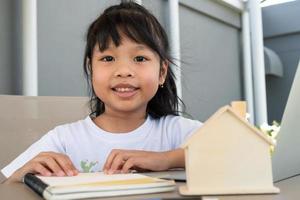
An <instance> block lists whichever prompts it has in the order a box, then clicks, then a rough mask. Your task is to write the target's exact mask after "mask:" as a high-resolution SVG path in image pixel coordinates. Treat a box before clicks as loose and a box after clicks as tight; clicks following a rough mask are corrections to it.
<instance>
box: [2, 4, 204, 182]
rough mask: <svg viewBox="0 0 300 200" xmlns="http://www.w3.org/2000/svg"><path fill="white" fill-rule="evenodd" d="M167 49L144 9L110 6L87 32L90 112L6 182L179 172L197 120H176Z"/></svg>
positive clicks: (47, 139) (56, 132) (10, 170)
mask: <svg viewBox="0 0 300 200" xmlns="http://www.w3.org/2000/svg"><path fill="white" fill-rule="evenodd" d="M168 53H169V44H168V39H167V35H166V33H165V31H164V30H163V28H162V26H161V25H160V24H159V22H158V21H157V19H156V18H155V17H154V16H153V15H152V14H151V13H149V11H147V10H146V9H145V8H143V7H142V6H140V5H138V4H136V3H133V2H127V3H121V4H120V5H116V6H111V7H109V8H107V9H106V10H105V11H104V13H103V14H102V15H101V16H100V17H99V18H97V19H96V20H95V21H94V22H93V23H92V24H91V25H90V27H89V29H88V33H87V43H86V48H85V56H84V71H85V74H86V76H87V79H88V82H89V83H90V85H91V94H92V95H91V100H90V105H91V115H90V116H88V117H86V118H85V119H84V120H80V121H77V122H75V123H71V124H66V125H62V126H58V127H56V128H55V129H53V130H51V131H50V132H48V133H47V134H46V135H45V136H44V137H42V138H41V139H40V140H39V141H37V142H36V143H34V144H33V145H31V146H30V147H29V148H28V149H27V150H26V151H25V152H24V153H22V154H21V155H20V156H19V157H17V158H16V159H15V160H14V161H12V162H11V163H10V164H9V165H8V166H6V167H5V168H4V169H2V173H3V174H4V175H5V176H6V177H7V178H8V179H7V181H6V182H17V181H21V180H22V177H23V176H24V175H25V174H26V173H28V172H31V173H37V174H41V175H43V176H73V175H76V174H77V173H78V172H95V171H104V172H105V173H107V174H113V173H127V172H129V171H130V170H138V171H143V170H151V171H161V170H167V169H170V168H176V167H184V166H185V164H184V152H183V150H182V149H180V145H181V144H182V143H183V142H184V141H185V140H186V138H187V137H188V136H189V135H190V134H191V133H192V132H193V131H194V130H195V129H197V128H199V127H200V126H201V123H200V122H198V121H194V120H190V119H186V118H183V117H180V116H178V111H177V108H178V101H179V98H178V96H177V94H176V86H175V82H174V75H173V73H172V70H171V68H169V63H170V62H172V61H171V59H170V56H169V54H168Z"/></svg>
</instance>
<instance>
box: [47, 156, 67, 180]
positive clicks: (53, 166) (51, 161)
mask: <svg viewBox="0 0 300 200" xmlns="http://www.w3.org/2000/svg"><path fill="white" fill-rule="evenodd" d="M41 163H42V164H43V165H44V166H45V167H47V168H49V169H50V170H51V171H52V172H53V173H54V174H55V175H56V176H65V175H66V174H65V172H64V170H63V169H62V167H61V166H60V165H59V164H58V163H57V161H56V160H55V158H54V157H48V158H46V159H44V160H42V161H41Z"/></svg>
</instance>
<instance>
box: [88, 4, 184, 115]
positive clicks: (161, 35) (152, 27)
mask: <svg viewBox="0 0 300 200" xmlns="http://www.w3.org/2000/svg"><path fill="white" fill-rule="evenodd" d="M120 32H122V33H123V34H125V35H126V36H127V37H128V38H130V39H132V40H133V41H135V42H137V43H140V44H145V45H147V46H148V47H149V48H151V49H152V50H154V51H155V52H156V53H157V54H158V55H159V57H160V64H161V65H162V63H163V62H165V61H166V62H168V63H173V62H172V60H171V57H170V55H169V43H168V37H167V34H166V32H165V31H164V29H163V28H162V26H161V25H160V23H159V22H158V21H157V19H156V18H155V17H154V16H153V15H152V14H151V13H150V12H149V11H148V10H147V9H145V8H144V7H143V6H140V5H139V4H137V3H134V2H131V1H129V2H122V3H120V4H119V5H114V6H111V7H109V8H107V9H106V10H105V11H104V12H103V14H102V15H100V16H99V17H98V18H97V19H96V20H95V21H94V22H93V23H92V24H91V25H90V26H89V28H88V32H87V38H86V40H87V41H86V47H85V54H84V73H85V75H86V78H87V81H88V85H89V88H90V95H91V98H90V109H91V116H94V117H97V116H99V115H100V114H102V113H103V112H104V110H105V107H104V103H103V102H102V101H101V99H99V98H98V97H97V96H96V94H95V91H94V88H93V85H92V74H93V71H92V67H91V62H92V57H93V49H94V47H95V45H99V49H100V51H104V50H106V49H107V48H108V45H109V41H113V43H114V44H115V45H116V46H119V45H120V42H121V37H120ZM173 64H174V63H173ZM174 79H175V77H174V73H173V71H172V69H171V68H170V67H169V68H168V71H167V75H166V80H165V83H164V86H163V87H159V89H158V91H157V93H156V94H155V96H154V97H153V98H152V99H151V100H150V101H149V103H148V105H147V113H148V114H149V115H151V116H152V117H153V118H159V117H161V116H165V115H169V114H171V115H178V113H179V111H178V103H179V102H181V103H182V105H183V106H184V104H183V102H182V101H181V99H180V98H179V97H178V96H177V91H176V85H175V80H174Z"/></svg>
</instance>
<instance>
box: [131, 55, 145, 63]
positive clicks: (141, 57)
mask: <svg viewBox="0 0 300 200" xmlns="http://www.w3.org/2000/svg"><path fill="white" fill-rule="evenodd" d="M147 60H148V59H147V58H145V57H144V56H137V57H135V58H134V61H135V62H145V61H147Z"/></svg>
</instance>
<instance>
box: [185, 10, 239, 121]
mask: <svg viewBox="0 0 300 200" xmlns="http://www.w3.org/2000/svg"><path fill="white" fill-rule="evenodd" d="M180 16H184V17H182V18H181V20H180V25H181V29H180V31H181V32H180V34H181V35H180V38H181V53H182V54H181V55H182V60H183V65H182V72H183V74H182V85H183V100H184V101H185V103H186V106H187V112H188V113H189V114H191V115H192V116H193V117H195V118H196V119H199V120H201V121H204V120H206V119H207V118H208V117H209V116H210V115H211V114H213V113H214V112H215V111H216V110H217V109H218V108H219V107H220V106H224V105H226V104H229V103H230V102H231V101H232V100H240V99H242V84H241V83H242V79H241V65H240V60H239V57H240V56H239V54H240V49H239V37H240V36H239V35H240V31H239V29H236V28H234V27H232V26H228V24H225V23H222V22H221V21H219V20H215V19H213V18H211V17H208V16H206V15H202V14H201V13H199V12H197V11H195V10H191V9H189V8H188V7H185V6H181V7H180Z"/></svg>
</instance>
